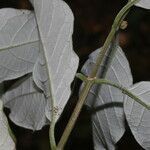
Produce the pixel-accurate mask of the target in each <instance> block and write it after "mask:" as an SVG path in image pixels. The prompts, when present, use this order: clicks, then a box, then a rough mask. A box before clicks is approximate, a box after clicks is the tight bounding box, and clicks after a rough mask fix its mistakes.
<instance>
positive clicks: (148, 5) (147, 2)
mask: <svg viewBox="0 0 150 150" xmlns="http://www.w3.org/2000/svg"><path fill="white" fill-rule="evenodd" d="M135 6H138V7H142V8H145V9H150V0H140V1H139V2H138V3H137V4H136V5H135Z"/></svg>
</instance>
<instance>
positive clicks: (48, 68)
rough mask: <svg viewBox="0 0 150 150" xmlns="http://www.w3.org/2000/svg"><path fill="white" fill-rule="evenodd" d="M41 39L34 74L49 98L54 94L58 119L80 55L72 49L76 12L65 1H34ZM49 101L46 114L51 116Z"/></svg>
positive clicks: (66, 98)
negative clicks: (74, 13) (73, 12)
mask: <svg viewBox="0 0 150 150" xmlns="http://www.w3.org/2000/svg"><path fill="white" fill-rule="evenodd" d="M31 2H32V4H33V7H34V10H35V14H36V18H37V24H38V28H39V33H40V37H41V41H42V45H41V47H42V48H43V50H42V49H41V50H42V51H41V56H40V57H39V59H38V61H37V62H36V65H35V67H34V72H33V77H34V81H35V83H36V84H37V86H38V87H39V88H41V89H42V90H43V91H44V92H45V94H46V96H47V98H48V99H51V98H50V97H53V99H54V101H55V102H54V107H55V109H56V110H57V118H58V117H59V116H60V114H61V112H62V111H63V108H64V106H65V104H66V103H67V100H68V98H69V96H70V93H71V90H70V84H71V82H72V81H73V79H74V76H75V73H76V70H77V67H78V57H77V55H76V54H75V53H74V51H73V49H72V33H73V14H72V12H71V10H70V8H69V7H68V6H67V5H66V3H65V2H63V1H62V0H32V1H31ZM49 103H50V101H47V107H46V115H47V117H48V118H49V119H51V118H50V117H51V108H50V105H51V104H49Z"/></svg>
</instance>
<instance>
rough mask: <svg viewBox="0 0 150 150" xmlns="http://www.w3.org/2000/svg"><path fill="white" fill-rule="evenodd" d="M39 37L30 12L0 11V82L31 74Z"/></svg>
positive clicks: (9, 9) (8, 9) (37, 52)
mask: <svg viewBox="0 0 150 150" xmlns="http://www.w3.org/2000/svg"><path fill="white" fill-rule="evenodd" d="M38 55H39V37H38V30H37V25H36V21H35V16H34V14H33V13H32V12H31V11H27V10H17V9H11V8H5V9H0V82H2V81H4V80H10V79H15V78H18V77H20V76H23V75H25V74H27V73H29V72H32V70H33V66H34V63H35V61H36V59H37V57H38Z"/></svg>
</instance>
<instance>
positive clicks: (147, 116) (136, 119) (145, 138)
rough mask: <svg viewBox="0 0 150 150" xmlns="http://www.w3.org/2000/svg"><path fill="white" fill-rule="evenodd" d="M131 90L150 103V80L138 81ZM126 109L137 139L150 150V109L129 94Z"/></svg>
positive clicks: (130, 125) (129, 122)
mask: <svg viewBox="0 0 150 150" xmlns="http://www.w3.org/2000/svg"><path fill="white" fill-rule="evenodd" d="M129 90H130V91H131V92H132V93H133V94H135V95H136V96H138V97H139V98H140V99H141V100H143V102H145V103H147V104H149V105H150V82H140V83H137V84H135V85H133V86H132V87H131V88H130V89H129ZM124 111H125V114H126V119H127V122H128V124H129V127H130V129H131V131H132V133H133V135H134V137H135V139H136V141H137V142H138V143H139V144H140V145H141V146H142V147H143V148H144V149H146V150H150V111H149V110H148V109H146V108H144V107H143V106H142V105H140V104H139V103H137V102H135V101H134V100H133V99H131V98H129V97H128V96H125V101H124Z"/></svg>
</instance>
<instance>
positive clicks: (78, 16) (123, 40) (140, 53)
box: [0, 0, 150, 150]
mask: <svg viewBox="0 0 150 150" xmlns="http://www.w3.org/2000/svg"><path fill="white" fill-rule="evenodd" d="M66 2H67V3H68V4H69V6H70V7H71V9H72V11H73V13H74V16H75V25H74V34H73V44H74V50H75V51H76V53H77V54H78V55H79V57H80V67H79V70H80V68H81V66H82V64H83V63H84V62H85V60H86V59H87V56H88V54H90V53H91V52H92V51H93V50H95V49H97V48H99V47H101V46H102V45H103V43H104V41H105V39H106V37H107V35H108V33H109V31H110V28H111V25H112V22H113V20H114V17H115V16H116V14H117V12H118V11H119V10H120V9H121V8H122V7H123V6H124V4H125V3H126V2H127V1H126V0H124V1H122V0H113V2H112V0H66ZM4 7H13V8H18V9H32V6H31V5H30V3H29V2H28V0H0V8H4ZM126 20H127V21H128V24H129V25H128V28H127V29H126V30H124V31H120V45H121V47H122V48H123V50H124V52H125V54H126V56H127V58H128V60H129V62H130V65H131V70H132V74H133V77H134V82H138V81H141V80H145V81H146V80H150V50H149V48H150V11H148V10H144V9H141V8H132V10H131V12H130V14H129V15H128V16H127V18H126ZM79 85H80V82H79V81H76V80H75V86H74V93H73V94H72V96H71V98H70V100H69V102H68V104H67V106H66V108H65V111H64V113H63V115H62V117H61V119H60V120H59V122H58V123H57V126H56V137H57V140H58V139H59V138H60V135H61V133H62V131H63V129H64V127H65V125H66V122H67V120H68V118H69V116H70V114H71V111H72V110H73V108H74V106H75V104H76V101H77V95H78V89H79ZM6 113H7V114H8V110H6ZM10 124H11V128H12V129H13V130H14V133H15V134H16V137H17V140H18V142H17V150H33V149H34V150H49V141H48V126H46V127H44V128H43V129H42V130H41V131H38V132H33V131H30V130H26V129H23V128H20V127H18V126H16V125H14V124H13V123H12V122H10ZM117 147H118V150H126V149H128V150H142V148H141V147H140V146H139V145H138V144H137V143H136V141H135V140H134V138H133V136H132V134H131V132H130V130H129V128H128V126H127V131H126V133H125V134H124V136H123V138H122V139H121V140H120V141H119V142H118V144H117ZM65 150H93V143H92V135H91V124H90V114H89V112H88V111H87V108H86V107H84V108H83V110H82V113H81V114H80V117H79V119H78V121H77V124H76V126H75V128H74V130H73V132H72V134H71V137H70V139H69V141H68V143H67V145H66V147H65Z"/></svg>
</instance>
